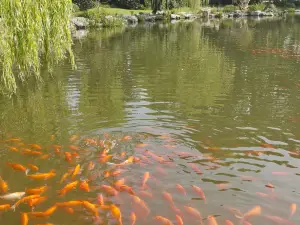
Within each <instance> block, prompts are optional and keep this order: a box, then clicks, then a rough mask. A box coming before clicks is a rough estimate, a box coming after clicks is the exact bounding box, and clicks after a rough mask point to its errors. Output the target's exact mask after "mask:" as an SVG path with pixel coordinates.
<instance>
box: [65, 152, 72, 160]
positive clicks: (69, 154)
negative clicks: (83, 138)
mask: <svg viewBox="0 0 300 225" xmlns="http://www.w3.org/2000/svg"><path fill="white" fill-rule="evenodd" d="M64 154H65V160H66V161H67V162H71V161H72V155H71V153H70V152H65V153H64Z"/></svg>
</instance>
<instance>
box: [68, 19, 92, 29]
mask: <svg viewBox="0 0 300 225" xmlns="http://www.w3.org/2000/svg"><path fill="white" fill-rule="evenodd" d="M71 23H72V24H73V25H74V26H75V27H76V29H77V30H82V29H86V28H87V27H88V26H89V19H87V18H84V17H73V18H71Z"/></svg>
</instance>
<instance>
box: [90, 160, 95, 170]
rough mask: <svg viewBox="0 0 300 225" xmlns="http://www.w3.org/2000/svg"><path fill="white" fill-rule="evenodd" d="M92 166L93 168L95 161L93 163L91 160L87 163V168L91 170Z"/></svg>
mask: <svg viewBox="0 0 300 225" xmlns="http://www.w3.org/2000/svg"><path fill="white" fill-rule="evenodd" d="M94 168H95V163H93V162H92V161H91V162H89V164H88V170H89V171H91V170H93V169H94Z"/></svg>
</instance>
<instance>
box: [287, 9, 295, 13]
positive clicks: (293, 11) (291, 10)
mask: <svg viewBox="0 0 300 225" xmlns="http://www.w3.org/2000/svg"><path fill="white" fill-rule="evenodd" d="M295 11H296V9H295V8H288V12H289V13H291V14H294V13H295Z"/></svg>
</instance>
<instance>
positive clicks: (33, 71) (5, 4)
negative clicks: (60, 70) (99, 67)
mask: <svg viewBox="0 0 300 225" xmlns="http://www.w3.org/2000/svg"><path fill="white" fill-rule="evenodd" d="M71 13H72V1H71V0H0V35H1V39H0V62H1V65H0V71H1V70H2V75H1V85H0V88H1V91H2V92H3V91H5V92H7V91H8V92H9V93H15V92H16V89H17V81H18V80H21V81H25V80H27V79H28V78H30V77H35V78H36V79H37V80H41V76H40V69H41V66H42V65H43V66H44V65H45V66H46V67H47V69H48V71H49V72H52V68H53V66H54V65H55V64H56V63H58V62H59V61H60V60H62V59H63V58H65V57H66V55H68V56H69V57H70V60H71V63H72V65H73V66H74V65H75V64H74V57H73V53H72V49H71V46H72V39H71V33H70V26H69V24H70V17H71Z"/></svg>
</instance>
